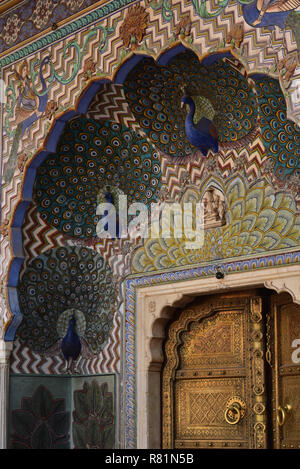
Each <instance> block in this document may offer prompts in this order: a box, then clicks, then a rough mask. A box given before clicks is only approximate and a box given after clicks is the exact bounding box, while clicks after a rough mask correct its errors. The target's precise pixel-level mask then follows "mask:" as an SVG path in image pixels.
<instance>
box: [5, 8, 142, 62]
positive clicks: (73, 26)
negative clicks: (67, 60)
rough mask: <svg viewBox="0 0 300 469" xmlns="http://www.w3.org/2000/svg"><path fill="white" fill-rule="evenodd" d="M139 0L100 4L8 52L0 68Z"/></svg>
mask: <svg viewBox="0 0 300 469" xmlns="http://www.w3.org/2000/svg"><path fill="white" fill-rule="evenodd" d="M139 1H140V0H112V1H111V2H110V3H107V5H104V6H101V7H100V8H97V9H95V10H93V11H91V12H89V13H87V14H86V15H84V16H82V17H81V18H78V19H77V20H76V21H72V22H71V23H69V24H66V25H65V26H63V27H61V28H59V29H58V30H56V31H53V32H51V33H49V34H47V35H46V36H44V37H41V38H39V39H37V40H35V41H34V42H32V43H30V44H28V45H27V46H25V47H24V48H23V49H21V50H18V51H16V52H12V53H9V54H8V55H7V56H6V57H3V58H1V59H0V70H2V68H3V67H5V66H7V65H10V64H11V63H14V62H16V61H18V60H20V59H23V58H24V57H27V56H28V55H30V54H32V53H34V52H38V51H40V50H41V49H43V48H45V47H49V46H50V45H51V44H53V43H55V42H57V41H61V40H63V39H65V38H67V37H68V36H69V35H70V34H75V33H77V32H78V31H80V30H81V29H84V28H87V27H88V26H90V25H92V24H94V23H95V22H97V21H100V20H103V19H104V18H106V17H107V16H110V15H111V14H113V13H115V12H117V11H121V10H123V9H124V8H126V7H127V6H128V5H131V4H134V3H139Z"/></svg>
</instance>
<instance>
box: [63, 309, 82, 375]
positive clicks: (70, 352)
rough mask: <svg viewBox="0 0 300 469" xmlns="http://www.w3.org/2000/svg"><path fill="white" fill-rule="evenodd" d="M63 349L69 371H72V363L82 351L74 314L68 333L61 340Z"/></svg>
mask: <svg viewBox="0 0 300 469" xmlns="http://www.w3.org/2000/svg"><path fill="white" fill-rule="evenodd" d="M61 351H62V354H63V356H64V357H65V360H66V362H67V371H70V370H71V366H72V363H73V362H75V361H76V360H77V358H78V357H79V355H80V352H81V341H80V338H79V335H78V334H77V332H76V319H75V316H74V315H72V316H71V318H70V320H69V327H68V329H67V333H66V335H65V337H64V338H63V339H62V341H61Z"/></svg>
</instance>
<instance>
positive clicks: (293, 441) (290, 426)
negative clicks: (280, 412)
mask: <svg viewBox="0 0 300 469" xmlns="http://www.w3.org/2000/svg"><path fill="white" fill-rule="evenodd" d="M280 397H281V405H282V406H283V407H285V406H286V405H287V404H290V405H291V407H292V408H291V410H290V412H289V415H288V416H287V418H286V422H285V423H284V425H283V426H282V428H281V447H283V448H284V447H288V448H291V447H294V448H300V374H299V375H298V376H285V377H284V378H283V379H282V380H281V386H280Z"/></svg>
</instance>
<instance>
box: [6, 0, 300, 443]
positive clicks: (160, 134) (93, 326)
mask: <svg viewBox="0 0 300 469" xmlns="http://www.w3.org/2000/svg"><path fill="white" fill-rule="evenodd" d="M283 3H284V2H283ZM26 5H27V6H28V8H26V9H24V8H22V9H21V8H19V7H17V6H16V7H14V9H12V10H11V11H10V12H8V13H7V12H5V11H2V12H1V9H0V25H1V26H0V28H2V30H1V36H0V54H1V55H0V65H1V78H2V79H3V80H4V83H5V85H6V88H5V93H4V94H5V96H4V98H3V101H4V103H3V104H2V110H3V114H2V153H1V168H2V176H1V177H2V179H1V181H2V185H1V238H0V252H1V256H0V259H1V260H0V272H1V279H2V287H1V289H2V290H1V291H2V293H1V297H0V313H1V318H2V324H3V326H2V329H1V330H2V336H4V337H5V340H15V343H14V350H13V353H12V357H11V373H12V379H11V382H12V388H11V389H12V402H13V403H12V407H11V409H12V415H14V412H15V413H16V412H17V411H23V410H24V409H23V407H22V398H23V397H24V398H25V397H26V398H27V397H28V398H31V397H32V396H33V395H34V393H35V392H38V391H37V390H38V389H39V388H38V386H39V385H42V386H44V388H45V389H47V390H48V391H47V392H48V393H50V394H51V396H50V394H47V395H48V396H49V402H50V401H51V402H54V401H55V399H62V398H64V399H66V403H65V409H67V410H65V412H71V410H70V409H71V407H70V406H71V402H72V397H70V396H72V392H71V391H70V386H71V388H72V386H73V384H70V383H79V382H80V383H81V381H80V378H79V377H74V376H76V373H73V375H72V376H73V377H72V378H69V377H67V376H66V374H65V370H66V363H65V359H64V357H63V355H62V351H61V343H62V339H63V337H64V336H65V334H66V332H67V329H68V324H69V319H70V317H71V315H72V314H75V316H76V327H77V329H76V331H77V333H78V335H79V337H80V341H81V344H82V353H81V355H80V358H79V360H78V363H77V372H78V373H79V374H80V375H85V376H95V377H96V376H99V374H100V375H101V374H103V379H105V376H106V375H107V374H114V375H116V376H117V377H118V382H120V383H122V380H123V377H124V375H125V374H126V369H127V368H128V367H131V364H130V363H128V362H126V359H125V357H128V354H126V351H125V350H124V348H123V345H124V344H125V342H124V341H125V336H126V333H127V332H126V330H125V333H124V332H123V331H124V329H123V328H124V324H125V323H124V315H125V314H126V315H127V316H126V317H127V318H128V314H129V315H132V327H133V329H134V315H135V311H134V308H133V309H132V304H131V303H132V302H134V295H135V293H134V291H133V290H132V288H133V284H136V285H143V284H149V282H150V283H151V282H152V283H155V282H158V283H159V282H163V281H164V275H165V272H166V277H165V279H167V278H169V276H170V275H171V277H172V276H173V277H176V278H178V281H180V280H182V279H183V278H184V277H185V273H184V272H186V275H187V276H189V275H194V274H193V272H194V271H195V269H196V270H197V272H198V271H199V272H201V275H205V276H207V275H215V272H216V268H217V266H221V268H223V269H224V270H225V272H226V273H227V274H230V273H231V272H236V271H240V270H255V269H260V268H265V267H266V266H268V267H270V266H274V267H275V266H281V265H282V266H284V265H287V264H295V265H297V264H299V241H300V220H299V200H300V199H299V197H300V192H299V183H300V178H299V174H300V161H299V156H300V155H299V152H300V145H299V140H300V132H299V126H298V124H299V112H300V111H299V109H300V102H299V96H298V94H299V93H298V91H299V90H298V88H299V79H300V66H299V50H298V48H299V37H298V36H299V35H298V33H297V31H298V29H299V18H300V17H299V12H298V11H297V8H296V9H294V10H284V11H282V10H280V11H276V9H274V8H273V6H272V4H271V3H270V4H269V5H268V7H267V9H266V11H265V12H260V11H259V3H256V0H254V1H253V2H246V1H243V2H242V1H241V2H239V1H236V0H231V1H227V0H225V1H224V2H222V4H219V5H218V6H216V5H214V4H213V3H212V4H211V5H210V7H209V6H208V4H207V2H204V1H201V0H193V1H183V0H181V1H179V0H174V1H172V2H166V1H164V0H162V1H159V2H148V1H147V2H130V1H125V0H123V1H120V2H118V1H113V2H107V3H104V4H102V2H88V1H81V2H80V1H78V2H76V1H74V2H73V1H65V2H63V3H62V2H60V5H57V4H56V2H43V7H42V5H41V4H40V2H27V3H26ZM299 6H300V4H299ZM272 8H273V9H272ZM298 9H299V8H298ZM12 27H13V28H14V31H18V36H17V37H15V35H12V34H11V33H9V31H10V28H12ZM297 28H298V29H297ZM20 41H21V42H20ZM184 90H185V91H188V94H189V95H191V96H193V99H194V101H195V103H196V113H195V121H196V120H198V119H201V118H203V117H205V118H207V119H210V120H211V121H212V122H213V124H214V126H215V127H216V129H217V133H218V151H212V150H211V149H210V150H209V151H208V153H207V154H206V155H205V153H206V151H204V150H203V149H202V150H200V149H197V148H195V147H194V146H193V145H192V144H191V143H190V142H189V140H188V139H187V136H186V132H185V126H184V122H185V119H186V111H185V110H184V109H182V108H181V106H180V104H181V102H180V100H181V97H182V94H183V92H184ZM209 189H213V190H214V196H213V197H214V200H213V201H210V202H209V203H211V204H214V205H211V207H212V209H213V210H214V213H215V215H211V217H210V219H209V216H208V215H207V220H206V222H207V223H206V230H205V234H204V243H203V245H202V247H200V248H199V249H187V248H186V245H185V243H186V241H187V240H186V239H182V238H181V239H179V238H178V236H176V233H175V232H174V227H173V228H172V234H171V237H170V238H167V239H162V238H155V239H142V238H141V235H140V233H138V232H133V233H132V236H131V238H130V237H126V238H122V237H120V233H115V235H114V236H113V237H111V238H108V239H102V238H100V237H99V236H98V234H97V223H98V222H99V217H97V214H96V210H97V205H98V204H99V203H103V202H105V201H107V200H108V199H107V197H108V195H107V193H109V197H110V200H112V201H113V203H114V204H115V205H116V208H117V213H118V216H120V210H118V207H117V199H118V196H120V195H127V197H128V201H129V202H130V203H132V202H143V203H145V204H146V205H147V206H148V208H150V207H151V203H153V202H154V203H159V204H160V206H161V207H162V206H166V205H168V204H169V203H172V202H176V203H178V204H181V205H183V204H184V203H185V202H194V203H195V202H200V201H203V200H209V199H208V197H209V196H208V193H209ZM218 197H219V199H218ZM220 200H221V201H222V207H223V208H222V214H221V205H220ZM207 203H208V202H207ZM208 208H209V207H208ZM217 212H218V213H217ZM211 213H212V212H211ZM216 213H217V215H216ZM214 216H215V217H217V223H215V225H214V220H213V217H214ZM209 220H210V221H209ZM219 221H220V222H219ZM209 223H210V225H209ZM182 269H184V270H182ZM188 272H189V273H188ZM130 275H133V276H134V279H133V280H128V276H130ZM197 275H198V274H197ZM199 275H200V274H199ZM166 281H167V280H166ZM128 311H129V313H128ZM127 324H128V322H127ZM25 375H26V377H25ZM54 375H55V377H54ZM18 379H23V380H24V382H26V383H28V385H27V384H26V386H28V393H27V394H28V395H27V394H26V393H25V394H24V393H23V394H22V396H21V395H20V394H18V393H17V392H16V391H15V387H14V386H15V384H14V383H15V382H16V383H17V382H18V381H17V380H18ZM47 379H48V380H49V381H47ZM86 379H87V382H88V383H90V382H91V381H92V378H86ZM51 380H52V381H51ZM57 380H61V381H59V382H62V383H67V384H65V385H64V386H66V392H63V395H60V394H57V393H56V391H55V389H56V387H55V386H56V384H55V383H56V381H57ZM97 380H100V381H101V378H97ZM100 381H99V383H100ZM44 382H45V383H53V384H51V386H50V387H47V386H46V385H45V384H44ZM57 382H58V381H57ZM97 382H98V381H97ZM34 383H37V384H34ZM101 383H102V381H101ZM81 385H82V386H83V384H82V383H81V384H80V386H81ZM80 386H79V388H80ZM129 386H131V387H132V386H134V383H130V384H129ZM44 388H41V389H42V390H43V392H46V391H44ZM80 389H83V387H82V388H80ZM26 390H27V387H26ZM131 391H132V389H131V390H130V392H131ZM40 392H42V391H40ZM82 392H83V391H82ZM109 392H112V388H111V387H109ZM129 394H130V393H128V395H129ZM66 396H68V397H66ZM50 397H51V398H50ZM126 399H127V397H126V392H124V394H122V392H121V387H117V389H116V397H115V398H114V402H119V410H118V413H117V414H118V418H119V416H121V415H122V412H124V408H125V401H126ZM49 405H50V404H49ZM51 405H52V404H51ZM68 409H69V410H68ZM133 412H134V411H133ZM16 415H17V414H16ZM70 415H71V414H70ZM11 418H13V417H11ZM31 418H33V417H32V416H31V417H28V419H29V420H30V419H31ZM11 425H12V423H11ZM37 425H38V424H36V426H35V427H34V428H38V427H37ZM80 425H81V424H80ZM82 425H83V424H82ZM124 425H125V424H124V423H123V421H122V418H121V417H120V420H119V421H118V425H117V426H118V428H119V430H120V433H121V441H122V443H121V445H122V444H126V445H127V446H129V447H132V446H134V445H135V435H134V432H133V433H132V422H131V424H130V425H131V426H129V425H128V426H127V427H128V428H129V427H130V429H129V430H128V433H127V434H126V438H125V426H124ZM133 426H134V424H133ZM14 431H15V432H16V428H15V427H14ZM78 432H81V430H78ZM71 433H72V431H71ZM78 434H79V433H78ZM80 434H81V433H80ZM18 438H19V437H18ZM20 438H21V437H20ZM20 438H19V439H20ZM70 438H71V437H70ZM70 438H69V440H68V439H67V441H68V442H69V443H66V444H70V445H71V446H72V441H71V439H70ZM124 439H125V440H126V443H123V442H124ZM51 441H52V440H51ZM23 443H24V442H23ZM24 444H25V443H24ZM26 444H27V443H26ZM101 444H102V443H101Z"/></svg>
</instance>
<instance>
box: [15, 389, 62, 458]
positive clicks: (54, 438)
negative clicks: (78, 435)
mask: <svg viewBox="0 0 300 469" xmlns="http://www.w3.org/2000/svg"><path fill="white" fill-rule="evenodd" d="M12 426H13V434H12V437H11V448H12V449H68V448H69V447H70V439H69V434H68V432H69V427H70V413H69V412H66V411H65V399H54V398H53V396H52V394H51V392H50V391H49V390H48V389H47V388H45V386H42V385H40V386H38V388H37V389H36V390H35V392H34V394H33V395H32V397H24V398H23V399H22V402H21V409H17V410H14V411H13V413H12Z"/></svg>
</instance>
